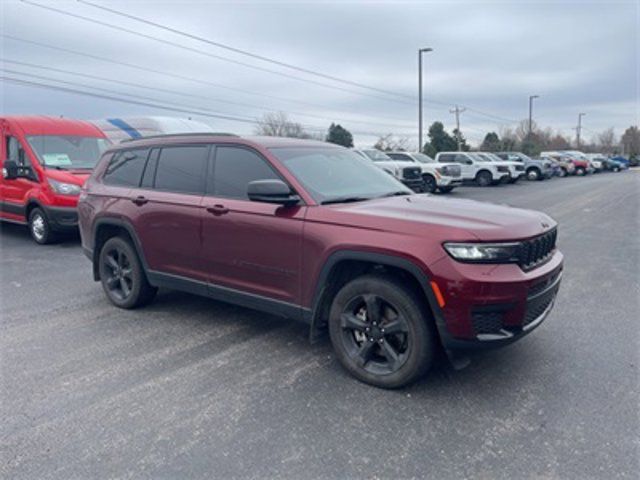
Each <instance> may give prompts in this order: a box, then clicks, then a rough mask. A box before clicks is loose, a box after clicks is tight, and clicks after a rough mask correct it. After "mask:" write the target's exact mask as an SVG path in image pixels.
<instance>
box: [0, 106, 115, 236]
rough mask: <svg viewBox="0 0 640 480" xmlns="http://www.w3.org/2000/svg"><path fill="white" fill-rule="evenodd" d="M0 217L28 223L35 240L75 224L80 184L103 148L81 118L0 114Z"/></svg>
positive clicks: (94, 131) (101, 136)
mask: <svg viewBox="0 0 640 480" xmlns="http://www.w3.org/2000/svg"><path fill="white" fill-rule="evenodd" d="M0 135H1V136H2V141H1V142H0V143H1V146H0V162H1V163H2V177H1V178H0V220H3V221H6V222H13V223H19V224H23V225H27V224H28V225H29V231H30V232H31V236H32V237H33V239H34V240H35V241H36V242H37V243H40V244H44V243H49V242H51V241H53V240H54V239H55V237H56V234H58V233H60V232H64V231H67V230H75V229H77V224H78V214H77V204H78V195H80V187H81V186H82V184H83V183H84V181H85V180H86V179H87V178H88V177H89V174H90V173H91V170H92V169H93V167H94V165H95V164H96V162H97V161H98V159H99V158H100V155H101V154H102V152H103V151H104V150H105V149H106V147H107V145H108V141H107V140H106V138H105V136H104V134H103V133H102V132H101V131H100V130H99V129H98V128H97V127H95V126H93V125H91V124H90V123H87V122H81V121H77V120H67V119H63V118H51V117H43V116H15V117H0Z"/></svg>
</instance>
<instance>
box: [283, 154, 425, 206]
mask: <svg viewBox="0 0 640 480" xmlns="http://www.w3.org/2000/svg"><path fill="white" fill-rule="evenodd" d="M270 150H271V152H272V153H273V154H274V155H275V156H276V157H277V158H278V160H280V161H281V162H282V163H283V164H284V165H285V167H287V170H289V171H290V172H291V173H292V174H293V175H294V176H295V177H296V178H297V179H298V181H299V182H300V183H301V184H302V185H303V186H304V188H305V189H306V190H307V192H309V194H310V195H311V196H312V197H313V199H314V200H315V201H316V202H318V203H327V202H331V201H340V200H341V199H342V200H344V201H357V200H368V199H371V198H375V197H382V196H387V195H395V194H399V195H400V194H407V195H409V194H411V193H412V192H411V190H409V189H408V188H407V187H405V186H404V185H403V184H402V183H400V181H398V180H396V179H395V178H394V177H392V176H391V175H389V174H388V173H387V172H385V171H384V170H382V169H380V168H378V167H376V166H375V165H373V164H372V163H371V162H369V161H367V160H366V159H365V158H362V157H361V156H359V155H358V154H356V153H354V152H352V151H350V150H343V149H340V148H322V147H295V148H290V147H280V148H272V149H270Z"/></svg>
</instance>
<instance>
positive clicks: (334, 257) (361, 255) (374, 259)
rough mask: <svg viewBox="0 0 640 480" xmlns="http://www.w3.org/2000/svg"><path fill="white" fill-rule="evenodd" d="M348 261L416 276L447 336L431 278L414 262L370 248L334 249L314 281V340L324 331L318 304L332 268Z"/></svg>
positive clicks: (439, 329)
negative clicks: (370, 249) (362, 249)
mask: <svg viewBox="0 0 640 480" xmlns="http://www.w3.org/2000/svg"><path fill="white" fill-rule="evenodd" d="M345 260H356V261H362V262H370V263H375V264H378V265H386V266H389V267H395V268H398V269H401V270H403V271H405V272H407V273H408V274H410V275H411V276H413V277H414V278H415V279H416V280H417V282H418V283H419V285H420V287H421V288H422V291H423V292H424V294H425V297H426V299H427V302H428V307H429V308H430V310H431V312H432V313H433V316H434V321H435V325H436V328H437V330H438V334H439V335H440V338H441V340H444V339H445V336H446V338H448V332H447V330H446V325H445V320H444V315H443V313H442V310H441V308H440V305H439V304H438V300H437V299H436V296H435V294H434V293H433V290H432V288H431V279H430V278H429V276H428V275H427V274H426V273H425V272H424V271H423V270H422V269H421V268H420V267H419V266H418V265H417V264H415V263H414V262H412V261H411V260H409V259H406V258H403V257H400V256H397V255H393V254H384V253H376V252H367V251H359V250H338V251H336V252H333V253H332V254H331V255H329V257H328V258H327V259H326V260H325V262H324V265H323V266H322V269H321V270H320V274H319V275H318V278H317V280H316V282H315V288H314V295H313V302H312V307H311V310H310V311H308V312H309V313H308V314H309V315H310V318H309V323H310V332H309V338H310V340H311V342H312V343H313V342H314V341H315V340H316V339H317V338H318V337H320V336H322V334H321V328H320V327H321V325H320V323H321V320H322V319H321V318H320V311H319V307H320V306H321V301H322V296H323V294H324V292H325V287H326V284H327V279H328V278H329V275H330V274H331V271H332V270H333V268H334V267H335V266H336V265H337V264H338V263H340V262H342V261H345Z"/></svg>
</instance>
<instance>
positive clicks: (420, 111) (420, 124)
mask: <svg viewBox="0 0 640 480" xmlns="http://www.w3.org/2000/svg"><path fill="white" fill-rule="evenodd" d="M425 52H433V48H421V49H419V50H418V151H420V152H422V147H423V145H422V54H423V53H425Z"/></svg>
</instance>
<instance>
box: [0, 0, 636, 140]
mask: <svg viewBox="0 0 640 480" xmlns="http://www.w3.org/2000/svg"><path fill="white" fill-rule="evenodd" d="M35 1H41V2H42V3H45V4H47V5H50V6H55V7H56V8H60V9H63V10H66V11H70V12H74V13H77V14H80V15H86V16H89V17H92V18H96V19H99V20H100V21H104V22H109V23H112V24H114V25H118V26H121V27H123V28H127V29H131V30H133V31H135V32H138V33H141V34H145V35H152V36H156V37H158V38H160V39H163V40H168V41H172V42H177V43H179V44H181V45H184V46H186V47H187V48H194V49H199V50H203V51H205V52H207V53H209V54H213V55H219V56H222V57H227V58H229V59H232V60H234V61H240V62H246V63H249V64H252V65H255V66H258V67H260V68H268V69H273V70H277V71H278V72H281V73H285V74H287V75H292V76H296V77H302V78H305V79H308V80H311V81H313V82H320V83H328V84H330V85H333V86H334V87H339V88H340V89H345V90H349V91H344V90H339V89H334V88H327V87H323V86H320V85H317V84H314V83H308V82H302V81H299V80H296V79H292V78H288V77H285V76H282V75H274V74H271V73H267V72H264V71H259V70H255V69H251V68H246V67H243V66H240V65H237V64H233V63H230V62H225V61H222V60H219V59H214V58H210V57H208V56H206V55H201V54H197V53H195V52H192V51H185V50H183V49H179V48H176V47H174V46H171V45H167V44H163V43H160V42H156V41H153V40H150V39H148V38H140V37H138V36H136V35H132V34H129V33H125V32H121V31H117V30H114V29H110V28H107V27H104V26H99V25H94V24H91V23H88V22H84V21H82V20H78V19H72V18H68V17H65V16H62V15H60V14H57V13H54V12H48V11H45V10H42V9H39V8H37V7H34V6H30V5H27V4H24V3H21V2H3V3H2V7H1V8H2V9H3V10H2V12H1V13H2V15H0V16H1V17H2V26H1V27H2V31H3V33H5V34H8V35H15V36H20V37H23V38H26V39H30V40H34V41H38V42H42V43H45V44H48V45H51V46H55V47H61V48H67V49H73V50H78V51H81V52H85V53H87V54H91V55H96V56H100V57H105V58H110V59H113V60H116V61H121V62H126V63H130V64H133V65H138V66H141V67H143V68H150V69H154V70H157V71H160V72H165V73H168V74H169V75H163V74H152V73H149V72H144V71H142V70H139V69H135V68H129V67H125V66H122V65H113V64H109V63H107V62H103V61H101V60H98V59H90V58H86V57H82V56H78V55H74V54H71V53H64V52H60V51H54V50H47V49H46V48H42V47H39V46H34V45H28V44H24V43H20V42H15V41H12V40H2V43H1V48H2V57H3V58H5V59H13V60H20V61H23V62H28V63H33V64H37V65H40V66H43V67H54V68H58V69H63V70H72V71H77V72H80V73H85V74H90V75H93V76H96V77H98V78H105V79H117V80H119V81H126V82H128V83H130V84H141V85H148V86H149V87H153V88H156V89H163V90H164V92H159V91H157V90H147V89H144V88H139V87H134V86H131V85H128V86H127V85H122V84H116V83H112V82H109V81H103V80H99V79H87V78H81V77H75V76H72V75H68V74H63V73H60V72H57V73H56V72H51V71H49V72H47V71H45V70H43V69H37V68H33V67H25V66H21V67H20V68H18V67H17V66H16V65H11V64H9V63H5V64H4V65H3V68H5V69H9V68H11V69H13V70H14V71H21V72H23V73H24V74H27V75H34V74H37V75H43V74H44V75H46V76H47V77H48V78H49V79H50V80H49V81H50V82H52V83H55V82H56V81H67V82H76V83H83V84H86V85H89V86H93V87H95V88H103V89H111V90H113V91H116V92H120V93H121V94H122V96H123V98H124V96H125V94H129V95H143V96H147V97H150V98H156V99H157V100H158V101H165V102H173V103H180V104H185V105H190V106H200V107H202V108H205V107H206V108H207V109H210V110H211V111H218V112H220V113H225V114H232V115H236V116H241V117H247V118H256V117H259V116H260V115H261V114H262V113H263V112H264V111H266V110H283V111H291V112H295V113H292V114H291V115H290V116H291V117H292V118H293V119H294V120H296V121H299V122H300V123H303V124H308V125H311V126H314V127H317V128H326V127H327V126H328V125H329V123H331V121H336V122H339V123H341V124H343V125H344V126H346V127H347V128H350V129H351V130H352V131H354V132H360V133H359V134H356V135H355V138H356V141H357V142H358V143H359V144H365V143H367V142H368V143H373V141H374V140H375V138H374V136H375V135H373V134H375V133H387V132H395V133H401V134H405V135H409V136H412V138H413V139H415V137H416V136H417V132H416V127H415V124H416V123H417V118H416V117H417V106H416V105H415V102H414V101H412V100H411V99H410V98H407V97H399V96H396V97H392V96H387V95H383V94H380V93H377V92H374V91H371V90H366V89H361V88H358V87H354V86H349V85H344V84H339V83H336V82H332V81H330V80H326V79H320V78H317V77H313V76H309V75H306V74H303V73H300V72H295V71H291V70H287V69H284V68H280V67H276V66H274V65H270V64H267V63H264V62H260V61H257V60H255V59H249V58H246V57H244V56H242V55H238V54H234V53H231V52H228V51H225V50H222V49H219V48H216V47H213V46H210V45H206V44H203V43H200V42H196V41H193V40H188V39H185V38H183V37H180V36H178V35H174V34H170V33H168V32H164V31H162V30H158V29H156V28H153V27H151V26H148V25H142V24H140V23H138V22H136V21H133V20H127V19H123V18H120V17H117V16H115V15H112V14H109V13H106V12H103V11H100V10H97V9H95V8H92V7H89V6H86V5H83V4H79V3H77V2H73V1H56V2H51V1H46V0H35ZM97 1H101V0H97ZM103 4H104V5H106V3H103ZM108 5H109V6H110V7H111V8H115V9H119V10H121V11H126V12H128V13H131V14H134V15H139V16H142V17H145V18H148V19H150V20H154V21H157V22H160V23H164V24H167V25H170V26H173V27H175V28H178V29H182V30H185V31H188V32H191V33H194V34H197V35H201V36H203V37H206V38H211V39H212V40H215V41H219V42H222V43H226V44H229V45H232V46H235V47H238V48H241V49H245V50H250V51H253V52H256V53H259V54H262V55H266V56H270V57H273V58H276V59H278V60H281V61H284V62H289V63H293V64H296V65H300V66H302V67H305V68H309V69H312V70H316V71H320V72H324V73H327V74H329V75H333V76H336V77H341V78H345V79H349V80H351V81H354V82H358V83H362V84H367V85H370V86H373V87H376V88H379V89H383V90H388V91H393V92H397V93H398V94H400V95H404V96H408V97H415V96H416V93H417V48H419V47H423V46H430V47H433V48H434V50H435V51H434V52H433V53H430V54H428V55H427V56H426V57H425V98H426V103H425V114H426V120H427V122H431V121H433V120H436V119H437V120H441V121H443V122H444V123H445V125H446V126H448V127H449V128H451V127H452V126H453V120H454V118H453V116H452V115H451V114H450V113H449V108H451V106H453V105H454V104H460V105H466V106H469V107H471V108H473V109H474V112H472V111H471V110H469V111H468V112H466V113H464V114H463V115H462V117H461V120H462V130H463V132H464V133H465V134H466V135H467V137H469V138H470V139H471V140H473V141H476V142H477V141H479V140H480V139H481V138H482V137H483V135H484V133H485V132H486V131H488V130H499V129H500V128H501V127H502V126H504V124H505V123H508V121H509V120H516V121H517V120H520V119H522V118H524V117H526V115H527V113H528V112H527V107H528V103H527V99H528V96H529V95H531V94H538V95H540V99H538V100H537V101H536V105H535V116H536V119H537V120H538V122H539V123H540V124H541V125H543V126H545V127H546V126H549V127H552V128H555V129H561V130H562V131H564V132H565V133H566V134H570V133H571V130H570V129H571V126H572V125H573V123H575V117H577V114H578V113H579V112H587V113H588V116H587V117H586V118H585V122H586V124H587V125H588V128H589V129H591V130H592V131H597V130H601V129H604V128H607V127H609V126H614V127H616V128H617V129H618V130H620V131H621V130H622V129H624V128H626V127H627V126H628V125H630V124H632V123H636V124H637V123H638V121H639V118H638V116H639V112H638V102H639V98H638V96H639V93H638V91H639V83H638V71H639V64H638V62H639V60H638V58H640V51H639V47H638V45H639V38H638V25H637V23H638V15H639V10H638V9H639V8H640V7H639V6H638V4H637V2H631V1H630V2H620V3H613V2H602V3H597V2H590V3H586V4H576V3H574V2H538V3H525V2H511V3H508V2H481V3H480V2H474V3H467V2H441V3H438V2H429V3H425V2H408V3H398V2H390V3H369V2H352V3H343V2H313V3H288V2H246V3H244V2H228V3H224V2H222V3H220V2H216V3H209V2H195V3H194V2H189V3H183V2H175V3H168V2H159V1H158V2H155V1H145V2H125V1H116V2H109V4H108ZM171 75H173V76H171ZM176 75H178V76H181V77H185V78H177V77H176ZM24 78H27V77H24ZM189 78H191V79H195V80H203V81H205V82H210V83H214V84H216V85H222V86H227V87H230V88H232V89H234V90H231V89H224V88H219V87H217V86H214V85H211V84H206V83H202V82H197V81H192V80H189ZM168 91H171V92H175V93H170V92H168ZM353 92H360V93H362V95H360V94H356V93H353ZM1 93H2V104H3V111H4V112H7V113H23V112H24V113H46V114H62V115H65V116H70V117H84V118H97V117H104V116H107V115H122V116H124V115H139V114H167V112H164V111H155V110H154V109H153V108H148V107H141V106H134V105H127V104H126V103H122V102H113V101H106V100H97V99H93V100H92V99H89V98H85V97H79V96H74V95H71V94H66V93H56V92H50V91H47V90H40V89H33V88H28V87H24V86H16V85H13V84H10V83H5V84H3V85H2V92H1ZM129 98H131V97H129ZM285 99H286V101H285ZM216 100H217V101H216ZM220 100H226V101H227V102H235V103H236V104H235V105H234V104H230V103H225V102H224V101H220ZM239 104H242V105H239ZM301 113H302V114H304V115H300V114H301ZM505 119H506V120H505ZM208 121H209V122H212V123H214V124H215V126H216V128H220V129H222V130H226V131H229V130H231V131H237V132H239V133H246V132H250V131H251V126H250V125H246V124H240V123H232V122H226V121H217V120H214V119H209V120H208ZM373 124H376V125H373Z"/></svg>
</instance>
